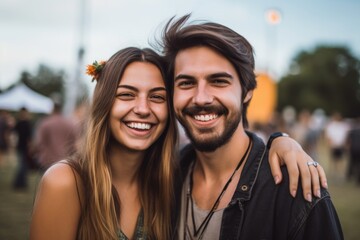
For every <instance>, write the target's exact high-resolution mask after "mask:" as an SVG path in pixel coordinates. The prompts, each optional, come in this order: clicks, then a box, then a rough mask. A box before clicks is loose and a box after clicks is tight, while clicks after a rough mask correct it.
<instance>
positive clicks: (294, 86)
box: [278, 46, 360, 117]
mask: <svg viewBox="0 0 360 240" xmlns="http://www.w3.org/2000/svg"><path fill="white" fill-rule="evenodd" d="M290 69H291V71H290V72H289V74H288V75H286V76H284V77H283V78H282V79H280V81H279V83H278V90H279V91H278V93H279V96H278V110H282V109H283V108H284V107H285V106H287V105H292V106H293V107H294V108H295V109H296V110H297V111H300V110H302V109H308V110H311V111H312V110H314V109H316V108H322V109H324V110H325V112H326V113H327V114H331V113H332V112H334V111H338V112H340V113H342V115H343V116H345V117H359V116H360V61H359V60H358V59H357V58H355V57H354V56H352V55H351V53H350V51H349V50H348V49H347V48H345V47H329V46H319V47H317V48H315V49H314V50H313V51H309V52H307V51H303V52H300V53H299V54H298V55H297V56H296V57H295V58H294V60H293V63H292V66H291V67H290Z"/></svg>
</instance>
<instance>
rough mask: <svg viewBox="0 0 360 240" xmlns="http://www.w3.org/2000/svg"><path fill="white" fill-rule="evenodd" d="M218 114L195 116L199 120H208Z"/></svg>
mask: <svg viewBox="0 0 360 240" xmlns="http://www.w3.org/2000/svg"><path fill="white" fill-rule="evenodd" d="M217 117H218V115H217V114H206V115H195V116H194V118H195V119H196V120H198V121H202V122H207V121H210V120H213V119H215V118H217Z"/></svg>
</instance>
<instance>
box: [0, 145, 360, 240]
mask: <svg viewBox="0 0 360 240" xmlns="http://www.w3.org/2000/svg"><path fill="white" fill-rule="evenodd" d="M320 151H324V150H323V149H322V150H320ZM13 156H14V155H13V154H10V155H9V156H7V158H6V159H3V161H2V162H0V240H23V239H28V234H29V222H30V216H31V209H32V204H33V200H34V194H35V189H36V185H37V183H38V181H39V180H40V174H39V173H36V172H30V174H29V183H30V184H29V188H28V190H27V191H22V192H21V191H13V190H12V188H11V182H12V178H13V175H14V172H15V169H16V161H15V159H14V157H13ZM320 156H322V159H321V160H319V161H320V162H321V164H322V165H323V166H324V168H325V170H326V172H327V175H328V180H329V191H330V194H331V196H332V200H333V202H334V205H335V207H336V209H337V212H338V214H339V217H340V221H341V224H342V227H343V231H344V235H345V239H346V240H359V239H360V186H358V185H356V184H355V183H353V182H346V181H345V180H344V178H343V173H344V168H345V162H344V164H343V166H342V167H341V170H339V171H338V172H340V174H339V175H337V176H335V175H333V174H332V173H331V172H329V171H330V168H329V163H328V162H327V160H326V159H327V158H328V157H327V154H326V152H322V153H321V154H320Z"/></svg>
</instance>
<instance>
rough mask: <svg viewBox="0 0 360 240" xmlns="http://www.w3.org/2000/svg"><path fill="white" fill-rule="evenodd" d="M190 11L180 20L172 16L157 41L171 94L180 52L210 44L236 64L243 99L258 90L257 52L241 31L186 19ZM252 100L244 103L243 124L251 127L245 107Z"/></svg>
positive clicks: (209, 45) (210, 46)
mask: <svg viewBox="0 0 360 240" xmlns="http://www.w3.org/2000/svg"><path fill="white" fill-rule="evenodd" d="M189 18H190V14H188V15H185V16H183V17H181V18H179V19H178V20H175V19H174V17H172V18H171V19H170V20H169V21H168V22H167V23H166V25H165V28H164V30H163V32H162V39H161V40H160V41H158V44H159V45H160V47H161V48H162V52H163V54H164V55H165V58H166V60H167V61H168V64H169V66H168V67H169V68H168V81H170V84H169V85H170V86H171V89H169V90H170V93H171V95H172V94H173V86H174V83H173V81H174V64H175V58H176V55H177V54H178V52H179V51H181V50H184V49H187V48H191V47H195V46H206V47H209V48H211V49H213V50H215V51H216V52H218V53H219V54H221V55H222V56H224V57H225V58H226V59H227V60H228V61H229V62H231V64H232V65H233V66H234V68H235V70H236V72H237V74H238V77H239V79H240V85H241V89H242V100H244V98H245V96H246V94H247V93H248V91H250V90H253V89H255V87H256V77H255V73H254V67H255V63H254V52H253V48H252V46H251V44H250V43H249V42H248V41H247V40H246V39H245V38H244V37H243V36H241V35H240V34H238V33H236V32H235V31H233V30H231V29H230V28H228V27H226V26H223V25H221V24H218V23H213V22H197V23H195V22H190V23H188V24H186V23H187V21H188V19H189ZM249 102H250V101H248V102H247V103H244V104H243V112H242V121H243V126H244V127H247V126H248V121H247V118H246V110H247V107H248V106H249Z"/></svg>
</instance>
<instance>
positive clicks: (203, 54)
mask: <svg viewBox="0 0 360 240" xmlns="http://www.w3.org/2000/svg"><path fill="white" fill-rule="evenodd" d="M219 72H226V73H228V74H230V75H233V74H234V73H236V71H235V68H234V67H233V65H232V63H231V62H230V61H229V60H228V59H226V58H225V57H224V56H222V55H221V54H219V53H218V52H216V51H215V50H213V49H211V48H209V47H205V46H197V47H191V48H187V49H184V50H181V51H179V53H178V54H177V56H176V58H175V66H174V75H175V77H176V75H179V74H195V75H199V74H201V75H204V74H205V75H209V74H215V73H219Z"/></svg>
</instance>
